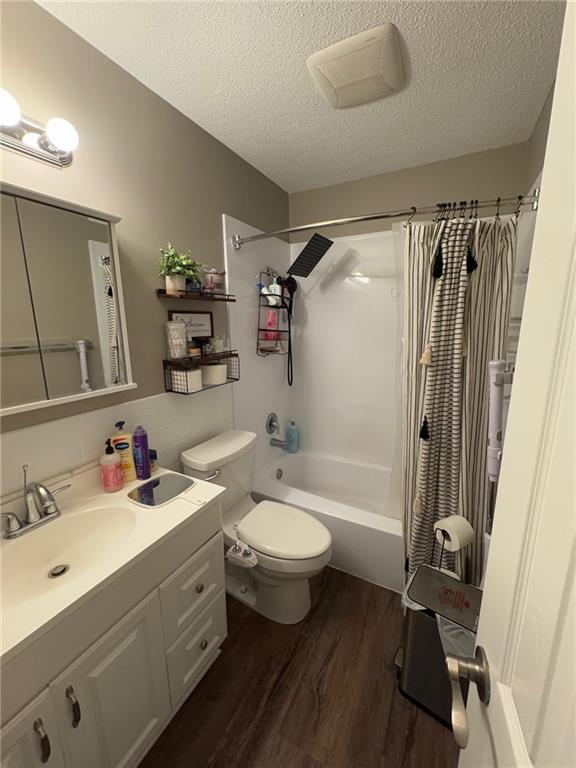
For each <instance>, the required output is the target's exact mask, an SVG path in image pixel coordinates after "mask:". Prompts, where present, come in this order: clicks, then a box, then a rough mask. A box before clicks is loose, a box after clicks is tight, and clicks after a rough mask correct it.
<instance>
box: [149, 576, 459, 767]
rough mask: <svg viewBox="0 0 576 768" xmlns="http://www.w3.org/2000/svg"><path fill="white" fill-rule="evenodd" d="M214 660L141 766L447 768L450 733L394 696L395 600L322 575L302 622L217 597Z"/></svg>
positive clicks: (347, 579) (398, 616) (350, 580)
mask: <svg viewBox="0 0 576 768" xmlns="http://www.w3.org/2000/svg"><path fill="white" fill-rule="evenodd" d="M228 625H229V637H228V639H227V640H226V642H225V643H224V645H223V648H222V654H221V655H220V657H219V658H218V659H217V661H216V662H215V664H214V665H213V667H212V668H211V670H210V671H209V672H208V673H207V675H206V676H205V678H204V679H203V680H202V681H201V683H200V684H199V686H198V687H197V688H196V689H195V691H194V692H193V693H192V695H191V696H190V697H189V699H188V700H187V702H186V703H185V704H184V706H183V707H182V709H181V710H180V712H179V713H178V714H177V715H176V717H175V718H174V720H173V721H172V722H171V723H170V725H169V726H168V728H167V729H166V731H164V733H163V734H162V736H161V737H160V739H159V740H158V742H157V743H156V744H155V745H154V747H153V748H152V750H151V751H150V752H149V754H148V755H147V756H146V758H145V759H144V761H143V762H142V763H141V766H140V768H384V767H386V768H404V767H406V768H408V767H409V768H455V766H456V765H457V762H458V754H457V749H456V746H455V744H454V738H453V736H452V733H451V732H450V731H449V730H448V729H447V728H445V727H444V726H443V725H441V724H440V723H438V722H437V721H436V720H434V719H433V718H431V717H429V716H428V715H426V714H425V713H424V712H422V711H421V710H420V709H418V708H417V707H416V706H414V705H413V704H411V703H410V702H409V701H407V700H406V699H405V698H404V697H403V696H402V695H401V694H400V693H399V692H398V686H397V682H396V675H395V670H394V665H393V658H394V654H395V652H396V649H397V647H398V645H399V643H400V639H401V628H402V613H401V608H400V600H399V597H398V595H395V594H394V593H392V592H389V591H388V590H385V589H382V588H381V587H376V586H374V585H373V584H369V583H368V582H365V581H362V580H361V579H356V578H354V577H352V576H349V575H347V574H344V573H341V572H340V571H336V570H333V569H331V568H327V569H325V571H324V573H323V574H322V575H321V576H320V577H318V580H317V583H316V584H315V585H314V607H313V609H312V611H311V612H310V614H309V615H308V617H307V618H306V620H305V621H303V622H302V623H300V624H298V625H296V626H292V627H285V626H281V625H279V624H274V623H273V622H271V621H268V620H267V619H264V618H263V617H261V616H259V615H258V614H257V613H254V612H253V611H251V610H249V609H248V608H246V607H245V606H243V605H242V604H241V603H239V602H238V601H236V600H234V599H233V598H228Z"/></svg>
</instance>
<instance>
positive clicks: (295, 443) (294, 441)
mask: <svg viewBox="0 0 576 768" xmlns="http://www.w3.org/2000/svg"><path fill="white" fill-rule="evenodd" d="M299 447H300V434H299V432H298V427H297V426H296V422H295V421H289V422H288V426H287V427H286V450H287V451H288V453H297V452H298V448H299Z"/></svg>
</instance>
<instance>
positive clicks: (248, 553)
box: [181, 430, 332, 624]
mask: <svg viewBox="0 0 576 768" xmlns="http://www.w3.org/2000/svg"><path fill="white" fill-rule="evenodd" d="M256 439H257V435H256V434H255V433H254V432H245V431H243V430H230V431H229V432H224V433H222V434H220V435H217V436H216V437H214V438H212V439H210V440H206V441H205V442H203V443H200V444H199V445H196V446H194V447H193V448H190V449H188V450H186V451H184V452H183V453H182V455H181V460H182V467H183V471H184V473H185V474H187V475H190V476H192V477H197V478H200V479H203V480H209V481H213V482H216V483H218V484H219V485H223V486H224V487H225V488H226V493H225V494H224V496H223V497H222V529H223V532H224V542H225V545H226V550H227V553H228V554H227V562H226V590H227V591H228V592H229V593H230V594H232V595H234V597H236V598H238V599H239V600H241V601H242V602H243V603H245V604H246V605H249V606H250V607H251V608H253V609H254V610H256V611H258V613H261V614H262V615H263V616H266V617H267V618H269V619H271V620H272V621H277V622H279V623H280V624H296V623H297V622H299V621H301V620H302V619H303V618H304V617H305V616H306V615H307V613H308V611H309V610H310V604H311V603H310V584H309V579H310V578H311V577H312V576H314V575H316V574H317V573H319V572H320V571H321V570H322V569H323V568H324V566H325V565H327V563H328V562H329V560H330V556H331V553H332V537H331V535H330V532H329V531H328V530H327V528H325V526H323V525H322V523H320V522H319V521H318V520H316V518H314V517H312V515H310V514H308V513H307V512H304V511H302V510H301V509H296V508H295V507H291V506H289V505H287V504H279V503H278V502H274V501H262V502H260V503H259V504H256V503H255V502H254V501H253V499H252V498H251V496H250V491H251V487H252V478H253V475H254V464H255V448H256Z"/></svg>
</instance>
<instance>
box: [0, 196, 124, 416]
mask: <svg viewBox="0 0 576 768" xmlns="http://www.w3.org/2000/svg"><path fill="white" fill-rule="evenodd" d="M1 190H2V192H5V193H6V194H8V195H13V196H15V197H20V198H22V199H24V200H31V201H33V202H35V203H43V204H44V205H51V206H52V207H54V208H60V209H61V210H64V211H70V212H72V213H80V214H82V215H83V216H89V217H90V218H93V219H99V220H100V221H105V222H106V223H107V224H108V225H109V227H110V244H111V247H112V260H113V263H114V277H115V280H116V285H115V288H116V297H117V302H118V315H119V320H120V337H121V340H122V349H123V353H124V361H123V362H124V369H125V371H126V379H127V382H126V383H125V384H118V386H113V387H106V388H105V389H98V390H94V391H93V392H80V393H78V394H76V395H65V396H64V397H55V398H53V399H52V400H37V401H35V402H31V403H22V404H21V405H12V406H9V407H8V408H0V417H3V416H10V415H12V414H13V413H26V412H27V411H36V410H38V409H40V408H50V407H52V406H54V405H64V404H65V403H75V402H82V401H84V400H90V399H92V398H94V397H104V396H105V395H115V394H116V393H117V392H126V391H128V390H130V389H137V387H138V384H137V383H136V382H135V381H134V379H133V378H132V363H131V360H130V349H129V346H128V333H127V329H126V308H125V306H124V292H123V290H122V276H121V273H120V258H119V254H118V242H117V240H116V229H115V225H116V224H117V223H118V222H119V221H120V218H119V217H118V216H112V215H111V214H109V213H104V212H103V211H97V210H96V209H94V208H86V207H85V206H83V205H77V204H76V203H69V202H67V201H65V200H59V199H58V198H56V197H51V196H50V195H44V194H42V193H40V192H33V191H31V190H29V189H23V188H22V187H17V186H15V185H14V184H5V183H4V182H2V184H1Z"/></svg>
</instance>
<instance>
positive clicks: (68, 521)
mask: <svg viewBox="0 0 576 768" xmlns="http://www.w3.org/2000/svg"><path fill="white" fill-rule="evenodd" d="M163 474H172V473H170V472H167V471H166V470H160V471H159V472H158V473H156V475H155V477H161V476H162V475H163ZM139 484H140V481H138V480H137V481H134V482H133V483H129V484H128V485H126V487H125V488H124V490H123V491H122V492H121V493H118V494H116V495H114V496H113V495H112V494H106V493H104V492H103V491H102V490H101V489H100V471H99V468H97V467H96V468H93V469H90V470H88V471H86V472H85V473H82V474H79V475H78V477H74V478H72V489H71V490H70V491H68V492H67V494H66V496H62V500H61V509H62V515H61V516H60V517H58V518H56V520H51V521H50V522H49V523H46V525H43V526H41V527H39V528H36V529H35V530H32V531H29V532H28V533H25V534H23V535H22V536H20V537H18V538H15V539H10V540H8V541H5V540H2V541H0V572H1V573H0V575H1V584H2V589H1V590H0V613H1V615H2V619H3V621H2V622H0V629H1V634H0V656H1V657H2V659H3V660H4V661H5V660H6V659H7V658H10V657H11V656H12V654H15V653H17V652H18V649H22V648H23V647H24V644H27V643H31V642H33V641H34V640H35V639H37V638H38V637H39V636H40V635H41V633H42V632H43V631H47V629H48V628H49V627H50V626H51V625H52V623H53V622H55V621H57V620H58V617H59V616H63V614H64V613H65V612H66V611H69V610H74V607H75V606H79V605H80V602H81V601H82V600H84V599H87V597H88V596H89V595H90V594H91V593H93V591H95V590H98V589H100V588H101V587H102V586H103V585H104V584H107V583H109V582H110V580H111V579H113V578H115V577H116V576H118V575H119V574H120V573H121V572H122V571H123V570H124V569H126V568H129V567H130V565H131V563H132V562H133V561H134V560H135V559H136V558H138V557H139V556H141V555H142V554H143V553H145V552H146V551H148V550H149V549H150V548H152V547H154V546H156V545H157V544H158V543H159V542H160V541H161V540H162V539H163V538H164V537H166V536H168V535H172V534H173V532H174V531H175V530H176V529H177V528H178V527H179V526H180V525H183V524H184V523H185V522H186V521H187V520H188V519H189V518H190V517H191V516H192V515H194V514H196V512H198V510H200V509H201V508H202V507H203V506H204V505H205V504H207V503H209V502H212V501H214V500H215V499H216V498H218V497H219V496H220V495H221V494H222V493H224V489H223V488H220V487H219V486H217V485H214V484H213V483H205V482H203V481H201V480H198V481H197V482H196V483H195V485H193V486H192V487H191V488H189V489H188V490H185V491H184V492H183V493H182V494H181V495H180V496H178V497H176V498H174V499H173V500H171V501H168V502H167V503H166V504H164V505H162V506H161V507H154V508H152V507H145V506H141V505H140V504H136V503H134V502H133V501H130V499H129V498H128V493H129V492H130V491H131V490H132V489H134V488H136V487H138V485H139ZM59 501H60V498H59ZM11 504H12V507H10V505H9V504H7V505H5V507H4V508H3V510H2V511H3V512H16V513H18V514H19V513H20V512H21V510H22V502H21V500H15V501H14V502H11ZM193 549H194V546H193V544H191V550H193ZM57 566H69V568H68V569H67V570H66V569H63V570H64V572H63V573H62V574H61V575H59V576H57V577H56V578H50V577H49V573H50V571H51V570H52V569H54V568H55V567H57Z"/></svg>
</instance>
